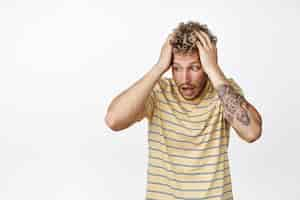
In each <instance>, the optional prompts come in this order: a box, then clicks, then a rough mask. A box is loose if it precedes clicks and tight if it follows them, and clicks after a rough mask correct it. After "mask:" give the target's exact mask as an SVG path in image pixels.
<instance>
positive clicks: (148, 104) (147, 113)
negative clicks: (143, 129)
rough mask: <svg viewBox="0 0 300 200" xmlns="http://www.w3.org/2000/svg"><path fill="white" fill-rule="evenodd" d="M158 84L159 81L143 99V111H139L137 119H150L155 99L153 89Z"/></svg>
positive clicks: (155, 88) (154, 89)
mask: <svg viewBox="0 0 300 200" xmlns="http://www.w3.org/2000/svg"><path fill="white" fill-rule="evenodd" d="M158 84H159V83H156V84H155V85H154V87H153V88H152V90H151V92H150V94H149V96H148V97H147V99H146V101H145V106H144V111H143V113H141V115H140V116H139V118H138V119H137V121H141V120H142V119H144V117H146V118H147V119H148V120H151V118H152V116H153V111H154V107H155V101H156V92H155V91H156V90H157V88H158V87H159V85H158Z"/></svg>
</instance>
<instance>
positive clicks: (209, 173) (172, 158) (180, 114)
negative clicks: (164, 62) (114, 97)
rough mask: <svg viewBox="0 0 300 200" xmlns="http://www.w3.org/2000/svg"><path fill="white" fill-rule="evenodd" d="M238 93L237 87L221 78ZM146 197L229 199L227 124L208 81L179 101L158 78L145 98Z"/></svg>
mask: <svg viewBox="0 0 300 200" xmlns="http://www.w3.org/2000/svg"><path fill="white" fill-rule="evenodd" d="M227 80H228V81H229V83H230V84H231V85H232V86H233V87H234V89H235V90H236V91H237V92H238V93H239V94H241V95H244V94H243V91H242V89H241V88H240V87H239V86H238V85H237V84H236V83H235V81H234V80H233V79H232V78H230V79H227ZM146 117H147V119H148V147H149V154H148V156H149V158H148V171H147V191H146V199H147V200H178V199H181V200H183V199H184V200H202V199H205V200H207V199H208V200H232V199H233V195H232V186H231V176H230V168H229V160H228V154H227V153H228V144H229V129H230V124H229V123H228V122H227V121H226V120H225V118H224V114H223V106H222V104H221V101H220V99H219V97H218V95H217V93H216V91H215V89H214V87H213V85H212V83H211V81H210V80H208V81H207V82H206V85H205V86H204V89H203V92H202V93H201V95H200V96H199V97H198V98H196V99H194V100H192V101H187V100H185V99H184V98H183V97H182V96H181V95H180V93H179V91H178V88H177V87H176V85H175V82H174V80H173V79H172V78H167V77H161V78H160V79H159V81H157V83H156V84H155V86H154V88H153V90H152V92H151V94H150V95H149V97H148V99H147V101H146Z"/></svg>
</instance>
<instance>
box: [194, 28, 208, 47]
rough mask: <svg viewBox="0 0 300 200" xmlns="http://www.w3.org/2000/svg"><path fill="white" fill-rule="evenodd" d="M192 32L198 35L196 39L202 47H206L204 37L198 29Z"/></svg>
mask: <svg viewBox="0 0 300 200" xmlns="http://www.w3.org/2000/svg"><path fill="white" fill-rule="evenodd" d="M194 33H195V34H196V36H197V37H198V39H199V40H200V41H201V44H202V46H203V47H205V48H208V45H207V43H206V41H205V38H204V36H203V35H201V34H200V33H199V32H198V31H194Z"/></svg>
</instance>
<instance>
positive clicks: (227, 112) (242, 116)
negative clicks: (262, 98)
mask: <svg viewBox="0 0 300 200" xmlns="http://www.w3.org/2000/svg"><path fill="white" fill-rule="evenodd" d="M217 93H218V95H219V97H220V99H221V102H222V104H223V106H224V116H225V118H226V119H227V120H228V121H229V122H230V123H232V122H233V120H234V118H236V119H237V120H239V121H240V122H241V123H242V124H243V125H245V126H247V125H249V124H250V117H249V115H248V113H247V108H248V103H247V101H246V100H245V99H244V97H243V96H241V95H240V94H238V93H237V92H236V91H234V89H233V88H232V87H231V86H230V85H227V84H223V85H221V86H219V87H218V88H217Z"/></svg>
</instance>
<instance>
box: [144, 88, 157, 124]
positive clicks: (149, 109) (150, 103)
mask: <svg viewBox="0 0 300 200" xmlns="http://www.w3.org/2000/svg"><path fill="white" fill-rule="evenodd" d="M154 104H155V92H154V89H152V91H151V93H150V95H149V96H148V98H147V100H146V102H145V117H146V118H147V119H148V120H149V119H151V118H152V115H153V110H154Z"/></svg>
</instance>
